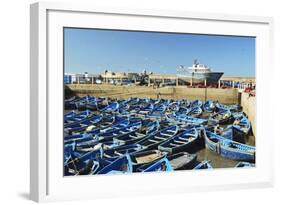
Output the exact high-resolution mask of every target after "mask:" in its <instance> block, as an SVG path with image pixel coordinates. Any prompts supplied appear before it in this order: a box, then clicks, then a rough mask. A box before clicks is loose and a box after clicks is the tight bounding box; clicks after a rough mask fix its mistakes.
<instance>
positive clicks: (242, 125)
mask: <svg viewBox="0 0 281 205" xmlns="http://www.w3.org/2000/svg"><path fill="white" fill-rule="evenodd" d="M233 126H235V127H236V128H237V129H239V130H241V131H242V132H244V133H245V135H248V133H249V131H250V129H251V123H250V121H249V119H248V118H247V117H246V116H245V115H244V114H243V113H237V114H235V115H234V122H233Z"/></svg>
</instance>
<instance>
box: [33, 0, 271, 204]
mask: <svg viewBox="0 0 281 205" xmlns="http://www.w3.org/2000/svg"><path fill="white" fill-rule="evenodd" d="M30 14H31V15H30V25H31V26H30V53H31V59H30V65H31V66H30V67H31V68H30V69H31V71H30V79H31V81H30V93H31V95H30V118H31V123H30V124H31V127H30V198H31V199H32V200H34V201H38V202H39V201H53V200H72V199H86V198H87V199H89V198H90V199H95V198H104V197H115V196H122V197H126V196H133V195H144V194H146V195H149V194H152V193H156V194H157V193H162V194H163V193H181V192H187V191H203V190H213V189H216V190H221V189H234V188H251V187H269V186H273V160H272V156H273V151H272V149H271V147H272V145H273V131H272V130H268V129H266V127H267V126H269V123H270V119H271V116H270V114H269V113H268V112H266V111H265V109H264V108H265V107H266V106H269V107H270V106H271V105H272V104H271V101H270V97H269V96H270V92H268V90H269V89H268V87H270V84H269V82H270V76H271V75H272V72H273V71H272V72H271V74H269V73H268V72H266V70H265V69H263V68H264V67H272V64H271V62H272V57H271V56H272V45H273V38H272V35H273V32H272V29H273V19H272V18H270V17H257V16H241V15H225V14H212V13H196V12H183V11H156V10H139V9H124V8H123V9H121V8H118V9H117V8H97V7H95V5H85V4H71V3H46V2H44V3H35V4H32V5H31V13H30ZM183 25H184V26H183ZM65 26H67V27H86V28H108V29H124V30H143V31H166V32H167V31H169V32H188V33H200V34H223V35H245V36H255V37H256V39H257V42H256V82H257V106H256V112H257V140H256V147H257V159H256V168H254V169H239V170H234V169H215V170H214V171H198V172H194V171H180V172H173V173H149V174H131V175H118V176H92V177H86V176H85V177H63V174H62V170H63V163H62V159H63V157H62V153H63V151H62V150H63V148H62V147H63V146H62V123H60V122H62V118H63V115H62V113H63V112H62V108H63V105H62V102H63V101H62V99H63V98H62V96H63V89H62V88H63V87H62V86H63V77H62V75H63V67H62V63H63V61H62V59H63V52H62V37H63V35H62V28H63V27H65ZM266 84H267V86H265V85H266ZM266 119H267V120H266ZM268 119H269V120H268ZM183 181H187V182H188V183H182V182H183ZM117 185H118V186H117ZM71 187H79V189H75V191H73V190H71ZM116 187H118V188H116Z"/></svg>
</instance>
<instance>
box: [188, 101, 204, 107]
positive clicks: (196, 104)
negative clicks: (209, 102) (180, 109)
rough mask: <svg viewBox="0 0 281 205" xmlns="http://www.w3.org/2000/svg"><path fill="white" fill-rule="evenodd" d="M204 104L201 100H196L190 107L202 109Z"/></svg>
mask: <svg viewBox="0 0 281 205" xmlns="http://www.w3.org/2000/svg"><path fill="white" fill-rule="evenodd" d="M202 105H203V102H202V101H201V100H194V101H192V102H191V103H190V107H202Z"/></svg>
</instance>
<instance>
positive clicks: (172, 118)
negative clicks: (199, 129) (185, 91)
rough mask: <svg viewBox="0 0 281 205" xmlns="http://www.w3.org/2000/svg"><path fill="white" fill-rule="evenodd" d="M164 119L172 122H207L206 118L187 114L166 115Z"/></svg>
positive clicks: (199, 123) (201, 123)
mask: <svg viewBox="0 0 281 205" xmlns="http://www.w3.org/2000/svg"><path fill="white" fill-rule="evenodd" d="M166 119H167V120H168V121H170V122H172V123H174V124H192V125H206V124H207V123H208V120H207V119H202V118H196V117H191V116H187V115H178V116H176V115H166Z"/></svg>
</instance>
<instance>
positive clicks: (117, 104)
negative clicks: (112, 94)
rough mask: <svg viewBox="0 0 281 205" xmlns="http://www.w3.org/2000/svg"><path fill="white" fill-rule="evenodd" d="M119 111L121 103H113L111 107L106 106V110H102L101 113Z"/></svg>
mask: <svg viewBox="0 0 281 205" xmlns="http://www.w3.org/2000/svg"><path fill="white" fill-rule="evenodd" d="M118 109H119V103H118V102H112V103H111V104H110V105H108V106H106V107H105V108H102V109H100V110H99V111H101V112H105V113H108V112H116V111H117V110H118Z"/></svg>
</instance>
